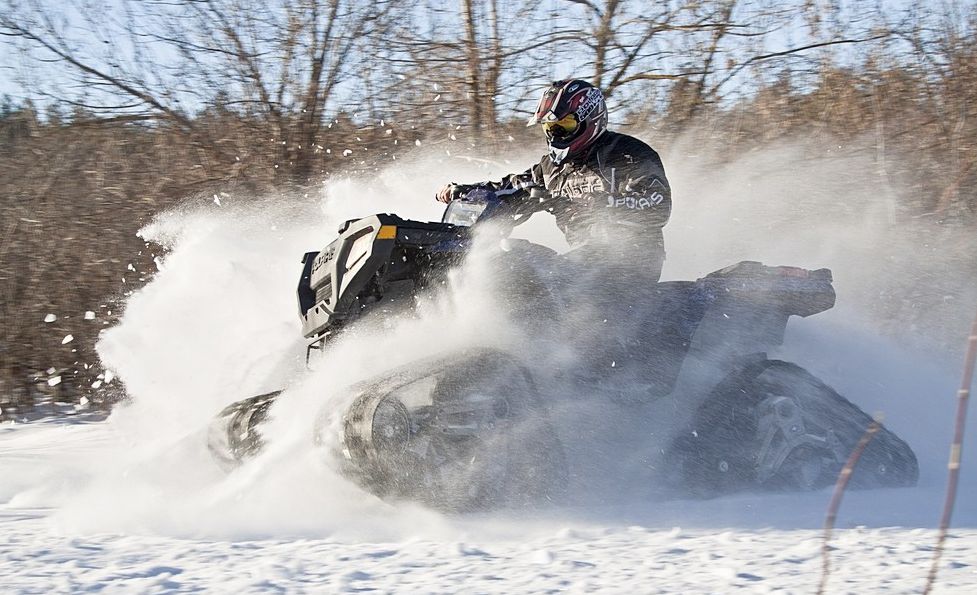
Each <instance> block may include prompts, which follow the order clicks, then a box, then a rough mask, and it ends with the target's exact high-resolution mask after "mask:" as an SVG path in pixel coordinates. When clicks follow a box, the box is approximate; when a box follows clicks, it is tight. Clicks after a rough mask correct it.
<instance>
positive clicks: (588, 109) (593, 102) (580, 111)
mask: <svg viewBox="0 0 977 595" xmlns="http://www.w3.org/2000/svg"><path fill="white" fill-rule="evenodd" d="M599 103H600V89H596V88H594V89H591V90H590V91H588V92H587V97H586V99H584V100H583V103H581V104H580V107H578V108H577V119H578V120H581V121H582V120H583V119H584V118H586V117H587V116H589V115H590V114H591V113H592V112H593V111H594V110H595V109H596V108H597V105H598V104H599Z"/></svg>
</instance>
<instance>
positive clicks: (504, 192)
mask: <svg viewBox="0 0 977 595" xmlns="http://www.w3.org/2000/svg"><path fill="white" fill-rule="evenodd" d="M542 187H543V170H542V168H541V166H540V165H539V164H536V165H534V166H532V167H530V168H529V169H527V170H526V171H524V172H522V173H518V174H509V175H507V176H505V177H503V178H502V179H501V180H499V181H498V182H494V181H488V182H479V183H476V184H454V183H452V184H448V185H446V186H445V187H444V188H442V189H441V190H440V191H439V192H438V193H437V199H438V200H440V201H441V202H451V201H452V200H455V199H457V198H461V197H462V196H464V195H465V194H467V193H468V192H470V191H471V190H473V189H475V188H487V189H489V190H492V191H493V192H495V194H496V195H497V196H500V197H502V198H503V199H504V200H506V201H509V202H518V203H522V202H523V201H527V200H533V199H531V198H530V195H529V193H530V190H532V189H533V188H542Z"/></svg>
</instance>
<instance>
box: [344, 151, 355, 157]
mask: <svg viewBox="0 0 977 595" xmlns="http://www.w3.org/2000/svg"><path fill="white" fill-rule="evenodd" d="M352 154H353V151H352V150H351V149H346V150H345V151H343V157H349V156H350V155H352Z"/></svg>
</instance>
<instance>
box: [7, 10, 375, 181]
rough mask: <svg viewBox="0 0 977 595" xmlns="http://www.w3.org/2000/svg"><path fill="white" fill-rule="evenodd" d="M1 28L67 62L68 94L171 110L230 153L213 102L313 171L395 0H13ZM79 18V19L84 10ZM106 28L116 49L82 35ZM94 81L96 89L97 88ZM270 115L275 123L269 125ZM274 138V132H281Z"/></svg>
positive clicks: (186, 127) (284, 162)
mask: <svg viewBox="0 0 977 595" xmlns="http://www.w3.org/2000/svg"><path fill="white" fill-rule="evenodd" d="M8 5H9V9H8V10H5V11H3V12H2V16H0V31H2V32H3V33H4V35H6V36H9V37H15V38H19V39H20V40H22V41H23V42H24V45H23V47H24V48H26V49H27V50H28V54H27V55H30V56H34V55H36V54H34V53H33V52H34V50H36V49H40V50H43V51H45V52H46V54H44V55H41V56H39V57H38V59H40V60H49V59H51V58H53V59H55V60H57V61H60V62H61V63H63V64H64V65H65V66H67V67H68V68H67V72H70V73H72V74H73V75H74V76H75V77H76V81H77V83H78V85H79V86H80V88H82V89H84V90H86V91H84V92H82V93H73V92H72V91H71V89H70V88H66V87H65V86H64V85H61V84H58V85H56V87H55V89H54V90H53V91H51V92H50V93H51V94H52V95H53V96H54V97H55V98H57V99H59V100H63V101H66V102H68V103H73V104H76V105H83V106H85V107H89V108H94V109H98V110H101V111H103V112H109V113H111V114H113V115H115V116H119V115H125V116H127V117H139V118H155V119H159V120H164V121H168V122H170V123H172V124H174V125H175V126H177V127H178V128H179V129H180V130H182V131H183V132H185V133H186V134H188V135H193V136H194V138H195V139H196V140H197V141H198V142H199V143H200V144H201V145H203V146H205V147H206V148H207V149H208V150H209V151H210V152H212V153H213V154H214V155H215V156H217V158H218V159H219V161H220V162H221V163H223V164H231V165H233V164H235V163H237V162H238V160H237V159H234V158H235V157H237V158H238V159H239V155H238V154H237V152H236V151H229V150H225V148H224V145H225V144H226V143H224V142H222V139H220V138H219V137H218V138H215V137H213V136H212V135H210V134H207V133H205V132H204V131H201V130H199V129H198V126H197V125H196V123H195V122H194V119H193V117H192V114H193V112H195V111H200V110H202V109H203V108H205V107H206V106H208V105H214V104H219V105H220V106H221V107H222V108H224V109H225V110H226V111H227V112H228V113H233V114H236V115H238V116H239V118H240V119H241V121H250V122H253V123H254V126H255V127H261V128H262V129H264V130H266V131H267V132H270V134H268V139H269V140H268V142H274V143H277V146H278V147H280V148H279V149H278V154H279V158H278V163H276V166H277V167H278V169H279V171H280V172H281V174H283V176H284V177H285V179H290V180H297V181H303V180H305V179H307V178H308V176H309V175H310V174H311V173H312V169H313V165H312V164H313V161H314V155H315V152H316V148H315V144H316V138H317V135H318V134H319V132H320V130H321V126H322V124H323V120H324V118H325V116H326V112H327V111H328V110H329V109H330V108H332V109H336V107H337V102H336V99H337V93H338V90H339V89H340V88H341V86H342V85H343V84H344V83H345V82H346V81H347V80H349V79H350V78H351V77H354V76H355V75H356V73H357V71H358V67H359V66H360V65H361V64H362V63H363V62H364V61H366V60H369V59H370V56H369V55H368V54H367V53H366V52H365V51H364V47H365V44H367V42H368V40H371V39H373V38H374V36H376V35H378V34H379V33H380V32H381V31H382V29H383V27H384V26H385V24H386V21H385V16H386V15H387V14H388V12H389V10H390V7H391V6H392V3H391V2H386V1H378V2H370V3H361V2H356V1H354V0H278V1H277V2H274V3H271V4H269V3H268V2H256V1H250V0H206V1H198V2H194V1H189V0H185V1H182V2H145V3H138V2H129V1H127V2H125V3H124V11H122V13H121V15H122V16H121V17H119V16H115V15H110V14H107V13H106V12H105V10H104V7H101V8H100V7H99V6H98V5H97V4H95V3H93V4H90V5H86V6H84V7H83V10H82V11H81V12H80V13H79V14H77V15H74V16H73V17H72V19H73V20H70V21H65V20H64V18H63V15H60V14H59V13H58V12H57V9H55V8H53V7H52V6H50V5H46V4H42V3H41V2H39V1H27V2H19V1H16V0H10V1H9V2H8ZM76 21H77V22H76ZM79 26H82V27H83V31H82V34H81V35H82V36H87V37H88V38H89V39H92V38H94V39H102V40H104V44H103V45H106V46H108V48H109V50H108V51H107V52H104V51H100V49H99V48H95V47H92V46H93V44H91V43H87V44H86V43H79V42H77V41H75V36H73V35H72V31H73V30H74V29H76V28H77V27H79ZM92 90H94V93H93V92H92ZM269 127H270V129H269ZM272 139H274V140H272Z"/></svg>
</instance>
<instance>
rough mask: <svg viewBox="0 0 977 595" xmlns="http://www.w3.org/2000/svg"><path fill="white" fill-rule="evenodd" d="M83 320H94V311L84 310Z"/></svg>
mask: <svg viewBox="0 0 977 595" xmlns="http://www.w3.org/2000/svg"><path fill="white" fill-rule="evenodd" d="M85 320H95V312H93V311H91V310H88V311H87V312H85Z"/></svg>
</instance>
